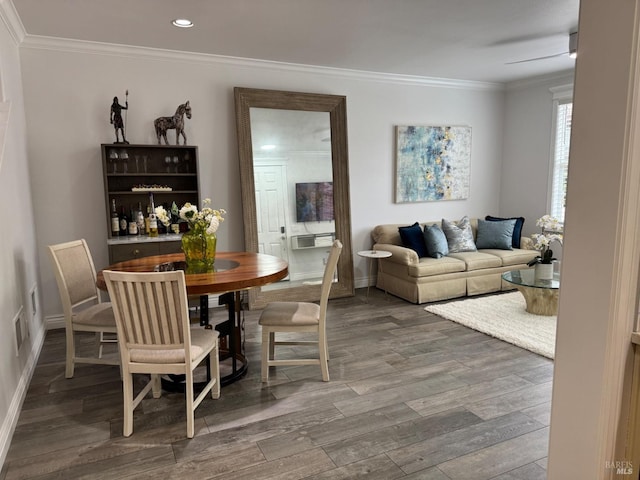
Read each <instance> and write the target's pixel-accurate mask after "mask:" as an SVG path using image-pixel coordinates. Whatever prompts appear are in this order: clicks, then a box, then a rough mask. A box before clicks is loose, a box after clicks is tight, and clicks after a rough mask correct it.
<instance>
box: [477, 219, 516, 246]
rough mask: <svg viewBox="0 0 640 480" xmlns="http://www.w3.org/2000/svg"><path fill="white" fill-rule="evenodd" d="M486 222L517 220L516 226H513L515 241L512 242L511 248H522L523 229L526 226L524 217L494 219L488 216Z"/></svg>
mask: <svg viewBox="0 0 640 480" xmlns="http://www.w3.org/2000/svg"><path fill="white" fill-rule="evenodd" d="M484 219H485V220H488V221H489V222H500V221H502V220H515V221H516V224H515V225H514V226H513V241H512V242H511V246H512V247H513V248H520V239H521V238H522V227H523V226H524V217H509V218H501V217H493V216H491V215H487V216H486V217H484Z"/></svg>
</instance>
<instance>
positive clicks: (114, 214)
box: [111, 198, 120, 237]
mask: <svg viewBox="0 0 640 480" xmlns="http://www.w3.org/2000/svg"><path fill="white" fill-rule="evenodd" d="M118 235H120V218H119V217H118V211H117V210H116V199H115V198H112V199H111V236H112V237H117V236H118Z"/></svg>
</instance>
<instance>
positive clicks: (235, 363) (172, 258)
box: [96, 252, 289, 386]
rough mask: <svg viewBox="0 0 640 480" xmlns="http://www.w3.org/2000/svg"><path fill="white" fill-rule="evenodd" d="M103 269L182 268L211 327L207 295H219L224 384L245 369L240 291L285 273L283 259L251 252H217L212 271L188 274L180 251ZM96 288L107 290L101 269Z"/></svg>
mask: <svg viewBox="0 0 640 480" xmlns="http://www.w3.org/2000/svg"><path fill="white" fill-rule="evenodd" d="M104 270H114V271H119V272H161V271H171V270H185V281H186V286H187V295H189V296H192V297H194V296H198V297H200V325H202V326H203V327H204V328H212V327H211V325H210V322H209V297H208V295H209V294H219V295H220V297H219V302H220V304H221V305H227V309H228V319H227V320H226V321H224V322H222V323H219V324H217V325H216V326H215V328H216V330H218V331H219V332H220V336H221V339H223V338H225V339H226V338H228V342H226V341H225V343H226V345H225V347H226V348H221V354H222V355H226V356H227V357H228V358H230V359H231V371H230V373H229V374H227V375H224V376H222V377H221V378H220V384H221V385H223V386H224V385H227V384H229V383H232V382H234V381H236V380H238V379H239V378H241V377H242V376H243V375H244V374H245V373H246V372H247V368H248V362H247V358H246V356H245V353H244V336H243V331H244V317H243V316H242V304H241V299H240V293H241V292H242V291H243V290H248V289H250V288H255V287H261V286H264V285H268V284H270V283H274V282H277V281H279V280H282V279H283V278H285V277H286V276H287V275H288V273H289V272H288V264H287V262H286V261H285V260H283V259H281V258H278V257H274V256H273V255H266V254H263V253H254V252H217V253H216V261H215V265H214V271H213V272H211V273H188V272H187V271H186V263H185V258H184V254H183V253H170V254H165V255H153V256H150V257H141V258H136V259H133V260H127V261H124V262H119V263H114V264H113V265H109V266H108V267H106V268H105V269H104ZM96 283H97V285H98V288H100V289H102V290H106V289H107V286H106V283H105V281H104V275H102V271H100V272H98V274H97V280H96Z"/></svg>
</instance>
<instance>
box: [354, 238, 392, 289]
mask: <svg viewBox="0 0 640 480" xmlns="http://www.w3.org/2000/svg"><path fill="white" fill-rule="evenodd" d="M358 255H359V256H360V257H364V258H368V259H369V281H368V282H367V301H369V287H370V286H371V272H372V271H373V268H372V266H373V259H374V258H388V257H390V256H391V252H387V251H386V250H361V251H360V252H358ZM379 267H380V272H382V265H379ZM384 294H385V296H386V295H387V289H386V288H385V289H384Z"/></svg>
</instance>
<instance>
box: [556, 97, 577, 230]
mask: <svg viewBox="0 0 640 480" xmlns="http://www.w3.org/2000/svg"><path fill="white" fill-rule="evenodd" d="M572 110H573V103H572V101H571V99H566V100H564V101H563V100H560V101H558V104H557V107H556V122H555V125H556V132H555V143H554V153H553V177H552V186H551V208H550V210H551V211H550V213H551V215H552V216H554V217H556V218H558V219H559V220H560V222H562V223H564V212H565V206H566V198H567V173H568V170H569V146H570V143H571V114H572Z"/></svg>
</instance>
